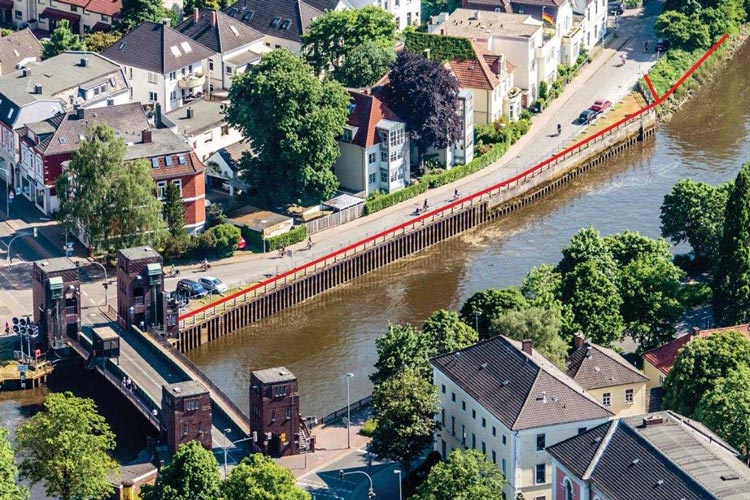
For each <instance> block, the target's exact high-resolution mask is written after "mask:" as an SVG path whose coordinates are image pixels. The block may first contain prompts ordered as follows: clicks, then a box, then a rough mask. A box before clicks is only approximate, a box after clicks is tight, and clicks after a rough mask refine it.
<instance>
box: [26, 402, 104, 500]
mask: <svg viewBox="0 0 750 500" xmlns="http://www.w3.org/2000/svg"><path fill="white" fill-rule="evenodd" d="M17 441H18V443H17V444H18V449H19V451H20V454H21V456H22V457H23V461H22V462H21V466H20V470H21V477H22V478H27V479H30V480H31V482H32V483H38V482H44V485H45V489H46V492H47V495H49V496H54V497H59V498H61V499H62V500H72V499H79V498H86V499H91V500H96V499H104V498H108V497H109V495H110V494H111V493H112V486H111V484H110V479H111V476H112V475H113V474H116V473H117V471H118V467H117V463H116V462H115V461H114V460H112V458H110V456H109V454H108V453H109V452H111V451H112V450H113V449H114V447H115V435H114V433H113V432H112V431H111V430H110V428H109V425H108V424H107V422H106V421H105V420H104V417H102V416H101V415H99V414H98V413H97V411H96V405H95V404H94V402H93V401H92V400H90V399H85V398H77V397H75V396H73V395H72V394H71V393H69V392H65V393H62V394H60V393H56V394H55V393H53V394H49V395H48V396H47V397H46V399H45V400H44V409H43V410H42V411H40V412H39V413H37V414H36V415H34V416H33V417H31V418H30V419H29V420H28V421H26V422H25V423H24V424H23V425H22V426H21V427H20V428H19V429H18V439H17Z"/></svg>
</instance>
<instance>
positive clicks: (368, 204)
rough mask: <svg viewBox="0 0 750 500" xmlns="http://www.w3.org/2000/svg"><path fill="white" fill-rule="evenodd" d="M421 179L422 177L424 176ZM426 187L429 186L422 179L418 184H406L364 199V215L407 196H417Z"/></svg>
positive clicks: (396, 202)
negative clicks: (387, 192) (395, 189)
mask: <svg viewBox="0 0 750 500" xmlns="http://www.w3.org/2000/svg"><path fill="white" fill-rule="evenodd" d="M422 179H424V177H423V178H422ZM428 187H429V186H428V185H427V183H426V182H424V180H422V181H420V182H419V183H418V184H412V185H411V186H407V187H405V188H404V189H402V190H400V191H396V192H395V193H390V194H384V195H382V196H376V197H374V198H372V199H370V200H367V201H365V215H370V214H374V213H375V212H379V211H381V210H383V209H384V208H388V207H390V206H392V205H397V204H399V203H401V202H402V201H406V200H408V199H409V198H414V197H415V196H419V195H420V194H422V193H424V192H425V191H427V188H428Z"/></svg>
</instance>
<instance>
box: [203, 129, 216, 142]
mask: <svg viewBox="0 0 750 500" xmlns="http://www.w3.org/2000/svg"><path fill="white" fill-rule="evenodd" d="M213 140H214V132H213V130H209V131H208V132H206V133H205V134H203V142H205V143H206V144H208V143H209V142H212V141H213Z"/></svg>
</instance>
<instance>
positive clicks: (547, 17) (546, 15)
mask: <svg viewBox="0 0 750 500" xmlns="http://www.w3.org/2000/svg"><path fill="white" fill-rule="evenodd" d="M542 21H544V22H545V23H549V24H551V25H553V26H554V25H555V18H554V17H552V16H551V15H550V14H549V13H548V12H546V11H544V10H542Z"/></svg>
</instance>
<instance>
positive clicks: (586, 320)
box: [565, 260, 623, 346]
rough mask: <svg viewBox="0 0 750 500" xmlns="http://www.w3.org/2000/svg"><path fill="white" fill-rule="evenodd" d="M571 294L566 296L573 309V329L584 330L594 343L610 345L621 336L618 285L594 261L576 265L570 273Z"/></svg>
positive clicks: (568, 278) (620, 300) (620, 301)
mask: <svg viewBox="0 0 750 500" xmlns="http://www.w3.org/2000/svg"><path fill="white" fill-rule="evenodd" d="M567 281H568V283H569V287H568V289H569V290H570V292H569V295H568V296H567V297H566V298H565V301H566V303H568V304H569V305H570V307H571V309H572V311H573V317H574V323H573V325H571V326H572V327H573V328H574V331H579V330H580V331H582V332H583V333H584V335H585V336H586V337H587V338H590V339H591V341H592V342H594V343H595V344H601V345H603V346H610V345H611V344H612V343H613V342H615V341H616V340H618V339H619V338H620V337H621V335H622V330H623V322H622V316H621V315H620V306H621V305H622V299H621V298H620V294H619V293H618V289H617V285H616V284H615V282H614V281H613V280H612V279H611V278H610V277H609V276H608V273H607V271H602V270H601V266H600V265H599V264H597V261H595V260H588V261H585V262H582V263H580V264H578V265H576V266H575V267H574V268H573V270H572V271H571V272H570V273H568V276H567Z"/></svg>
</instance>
